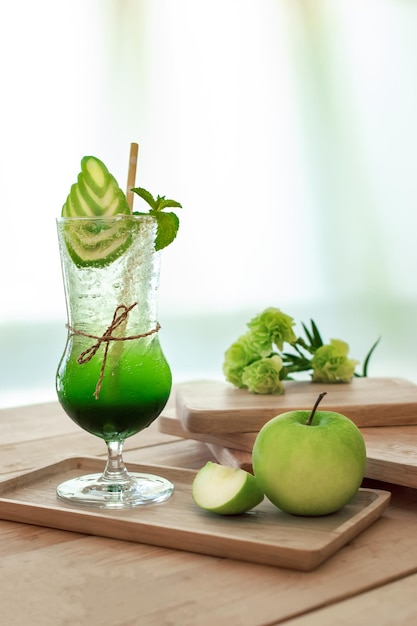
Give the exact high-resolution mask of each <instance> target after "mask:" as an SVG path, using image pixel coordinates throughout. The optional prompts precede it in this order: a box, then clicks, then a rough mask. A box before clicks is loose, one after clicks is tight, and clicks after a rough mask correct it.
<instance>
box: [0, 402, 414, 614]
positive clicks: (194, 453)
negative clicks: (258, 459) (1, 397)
mask: <svg viewBox="0 0 417 626" xmlns="http://www.w3.org/2000/svg"><path fill="white" fill-rule="evenodd" d="M0 423H1V438H0V477H1V479H2V480H3V479H6V478H8V477H13V476H16V475H18V474H20V473H22V472H25V471H28V470H30V469H32V468H36V467H41V466H43V465H47V464H49V463H53V462H55V461H58V460H61V459H64V458H66V457H70V456H75V455H95V456H101V457H103V459H104V458H105V445H104V443H103V442H102V441H101V440H99V439H98V438H96V437H93V436H92V435H89V434H87V433H85V432H83V431H82V430H80V429H79V428H78V427H77V426H76V425H75V424H73V423H72V422H71V420H70V419H69V418H68V417H66V415H65V414H64V412H63V411H62V409H61V408H60V406H59V405H58V404H57V403H48V404H40V405H33V406H26V407H17V408H11V409H3V410H1V411H0ZM416 453H417V451H416ZM124 456H125V461H127V463H129V461H131V462H138V463H140V462H144V463H157V464H161V465H169V466H177V467H185V468H194V469H198V468H200V467H201V466H202V465H203V464H204V463H205V462H206V461H207V460H209V459H210V458H211V457H210V453H209V451H208V449H207V448H206V446H205V445H204V444H203V443H199V442H194V441H191V440H182V439H179V438H176V437H173V436H170V435H166V434H162V433H160V432H159V431H158V425H157V422H156V423H154V424H153V425H152V426H151V427H150V428H149V429H148V430H147V431H145V432H143V433H141V434H138V435H136V436H134V437H132V438H131V439H130V440H128V441H127V442H126V451H125V455H124ZM365 486H370V487H377V488H382V489H387V490H389V491H391V493H392V500H391V503H390V505H389V508H388V509H387V510H386V511H385V512H384V514H383V516H382V517H381V518H380V519H379V520H378V521H377V522H375V523H374V524H373V525H372V526H371V527H370V528H368V529H367V530H366V531H364V532H363V533H362V534H361V535H359V536H358V537H357V538H356V539H354V540H353V541H351V542H350V543H349V544H348V545H347V546H345V547H344V548H342V549H341V550H340V551H339V552H338V553H337V554H336V555H335V556H333V557H331V558H330V559H329V560H328V561H326V562H325V563H324V564H323V565H321V566H320V567H319V568H318V569H316V570H314V571H313V572H307V573H306V572H298V571H293V570H288V569H280V568H275V567H267V566H263V565H253V564H250V563H244V562H239V561H234V560H230V559H223V558H215V557H211V556H210V557H209V556H202V555H199V554H191V553H187V552H182V551H177V550H172V549H166V548H159V547H152V546H149V545H142V544H139V543H130V542H126V541H119V540H113V539H106V538H101V537H94V536H88V535H83V534H78V533H72V532H66V531H61V530H53V529H48V528H44V527H37V526H33V525H28V524H20V523H15V522H9V521H3V520H0V557H1V558H0V572H1V584H0V599H1V605H0V615H1V620H0V621H1V624H8V625H9V626H10V625H19V626H20V625H21V624H22V625H26V624H28V625H29V624H30V625H33V624H36V625H37V624H41V625H42V626H49V625H51V626H61V625H68V626H71V625H72V624H76V625H84V624H88V625H91V626H94V625H95V624H100V625H101V626H107V625H109V626H110V625H111V626H113V625H114V626H133V625H136V624H138V625H141V626H147V625H148V624H152V625H155V626H177V625H178V626H187V625H190V626H191V625H192V626H200V625H209V624H210V625H211V624H215V625H216V626H222V625H223V624H224V625H227V626H261V625H263V626H266V625H268V626H271V625H274V624H289V625H291V626H295V625H299V626H302V625H305V626H307V625H308V626H327V625H329V626H330V625H332V626H333V625H335V624H337V625H344V624H346V625H349V626H352V625H358V624H368V623H369V622H371V621H373V622H374V623H378V625H379V626H383V625H385V624H395V625H397V624H401V625H402V624H416V623H417V595H416V592H415V589H416V587H417V490H413V489H409V488H405V487H398V486H395V485H389V484H387V483H377V482H376V481H367V482H366V484H365Z"/></svg>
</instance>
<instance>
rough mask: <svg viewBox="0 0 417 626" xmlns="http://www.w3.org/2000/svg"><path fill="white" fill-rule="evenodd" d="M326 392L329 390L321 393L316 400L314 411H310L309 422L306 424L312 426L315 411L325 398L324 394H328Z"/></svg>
mask: <svg viewBox="0 0 417 626" xmlns="http://www.w3.org/2000/svg"><path fill="white" fill-rule="evenodd" d="M326 393H327V391H323V393H321V394H320V395H319V397H318V398H317V400H316V402H315V404H314V406H313V410H312V411H311V413H310V417H309V418H308V420H307V424H306V426H311V424H312V422H313V418H314V414H315V412H316V411H317V407H318V405H319V404H320V402H321V401H322V400H323V398H324V396H325V395H326Z"/></svg>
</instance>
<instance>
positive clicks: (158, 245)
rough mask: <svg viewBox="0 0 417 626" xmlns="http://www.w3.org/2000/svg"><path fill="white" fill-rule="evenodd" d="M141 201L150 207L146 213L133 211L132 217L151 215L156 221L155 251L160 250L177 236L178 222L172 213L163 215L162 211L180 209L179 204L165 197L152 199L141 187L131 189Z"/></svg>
mask: <svg viewBox="0 0 417 626" xmlns="http://www.w3.org/2000/svg"><path fill="white" fill-rule="evenodd" d="M132 191H133V192H134V193H136V194H137V195H138V196H139V197H140V198H142V200H145V202H147V203H148V204H149V206H150V207H151V208H150V210H149V211H148V213H142V212H140V211H134V212H133V215H152V217H154V218H155V219H156V223H157V231H156V239H155V250H162V248H166V246H168V245H169V244H170V243H172V242H173V241H174V239H175V237H176V236H177V232H178V228H179V225H180V220H179V218H178V216H177V215H176V214H175V213H173V212H171V211H170V212H168V213H163V211H164V209H168V208H180V209H181V208H182V206H181V204H180V203H179V202H177V201H176V200H169V199H168V198H166V197H165V196H157V197H156V198H154V197H153V195H152V194H151V193H149V191H147V190H146V189H143V187H135V188H133V189H132Z"/></svg>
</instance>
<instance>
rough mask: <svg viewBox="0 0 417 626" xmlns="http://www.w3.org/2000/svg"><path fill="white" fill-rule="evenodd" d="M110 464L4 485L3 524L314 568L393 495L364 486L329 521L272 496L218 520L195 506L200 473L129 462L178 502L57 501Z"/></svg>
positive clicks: (90, 461) (83, 460)
mask: <svg viewBox="0 0 417 626" xmlns="http://www.w3.org/2000/svg"><path fill="white" fill-rule="evenodd" d="M103 466H104V461H103V459H95V458H91V457H80V458H73V459H65V460H64V461H60V462H58V463H55V464H53V465H50V466H47V467H44V468H39V469H38V470H34V471H31V472H28V473H26V474H22V475H20V476H16V477H15V478H11V479H8V480H6V481H4V482H0V519H5V520H11V521H15V522H23V523H29V524H36V525H39V526H46V527H49V528H59V529H62V530H68V531H72V532H81V533H88V534H91V535H98V536H101V537H112V538H116V539H123V540H126V541H138V542H140V543H146V544H151V545H157V546H163V547H166V548H173V549H175V550H186V551H190V552H198V553H200V554H206V555H211V556H216V557H227V558H232V559H239V560H243V561H249V562H253V563H262V564H265V565H272V566H278V567H288V568H291V569H297V570H304V571H309V570H312V569H314V568H316V567H318V566H319V565H320V564H321V563H323V562H324V561H325V560H326V559H328V558H329V557H330V556H332V555H333V554H335V552H337V551H338V550H339V549H340V548H341V547H342V546H344V545H345V544H346V543H348V542H349V541H351V540H352V539H353V538H354V537H356V536H357V535H358V534H359V533H361V532H362V531H363V530H365V528H367V527H368V526H370V525H371V524H372V523H373V522H374V521H376V520H377V519H378V518H379V517H380V516H381V514H382V513H383V511H384V510H385V508H386V507H387V505H388V503H389V501H390V495H391V494H390V493H389V492H388V491H383V490H378V489H360V490H359V491H358V493H357V494H356V496H355V497H354V498H353V499H352V500H351V502H349V503H348V504H347V505H346V506H344V507H343V508H342V509H341V510H340V511H338V512H337V513H334V514H333V515H325V516H323V517H297V516H293V515H289V514H287V513H284V512H283V511H280V510H279V509H277V508H276V507H274V506H273V505H272V504H271V503H270V502H269V501H268V500H267V499H266V498H265V499H264V501H263V502H262V503H261V504H259V505H258V506H257V507H255V508H254V509H252V510H251V511H248V512H247V513H244V514H242V515H235V516H219V515H212V514H209V513H207V512H205V511H202V510H201V509H199V508H198V507H197V505H196V504H195V503H194V502H193V500H192V497H191V485H192V481H193V479H194V477H195V474H196V472H195V471H193V470H186V469H181V468H173V467H166V466H161V467H159V466H155V465H133V464H130V465H129V468H128V469H130V470H132V471H138V472H150V473H153V474H159V475H162V476H165V477H166V478H168V480H170V481H171V482H173V483H174V494H173V495H172V497H171V498H169V500H167V501H166V502H164V503H161V504H154V505H147V506H144V507H138V508H137V509H129V510H125V511H103V510H100V509H88V508H82V509H77V508H76V507H73V506H69V505H66V504H65V503H63V502H62V501H60V500H58V499H57V497H56V486H57V485H58V484H59V483H60V482H61V481H63V480H67V479H68V478H73V477H75V476H79V475H81V474H86V473H91V472H101V471H102V470H103Z"/></svg>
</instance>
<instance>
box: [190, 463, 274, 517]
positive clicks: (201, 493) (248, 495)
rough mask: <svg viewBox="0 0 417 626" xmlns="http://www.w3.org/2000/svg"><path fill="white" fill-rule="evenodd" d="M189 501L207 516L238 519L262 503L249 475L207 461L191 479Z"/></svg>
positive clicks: (255, 483) (253, 479)
mask: <svg viewBox="0 0 417 626" xmlns="http://www.w3.org/2000/svg"><path fill="white" fill-rule="evenodd" d="M192 497H193V500H194V502H195V503H196V504H197V505H198V506H199V507H200V508H201V509H205V510H206V511H210V512H211V513H218V514H220V515H238V514H239V513H244V512H245V511H249V509H252V508H253V507H254V506H256V505H257V504H259V503H260V502H262V500H263V499H264V494H263V492H262V491H261V489H260V487H259V486H258V483H257V482H256V479H255V477H254V476H252V474H250V473H249V472H246V471H245V470H243V469H241V468H234V467H226V466H225V465H219V464H218V463H212V462H211V461H208V462H207V463H206V465H205V466H204V467H202V468H201V469H200V470H199V471H198V472H197V474H196V476H195V478H194V481H193V485H192Z"/></svg>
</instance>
